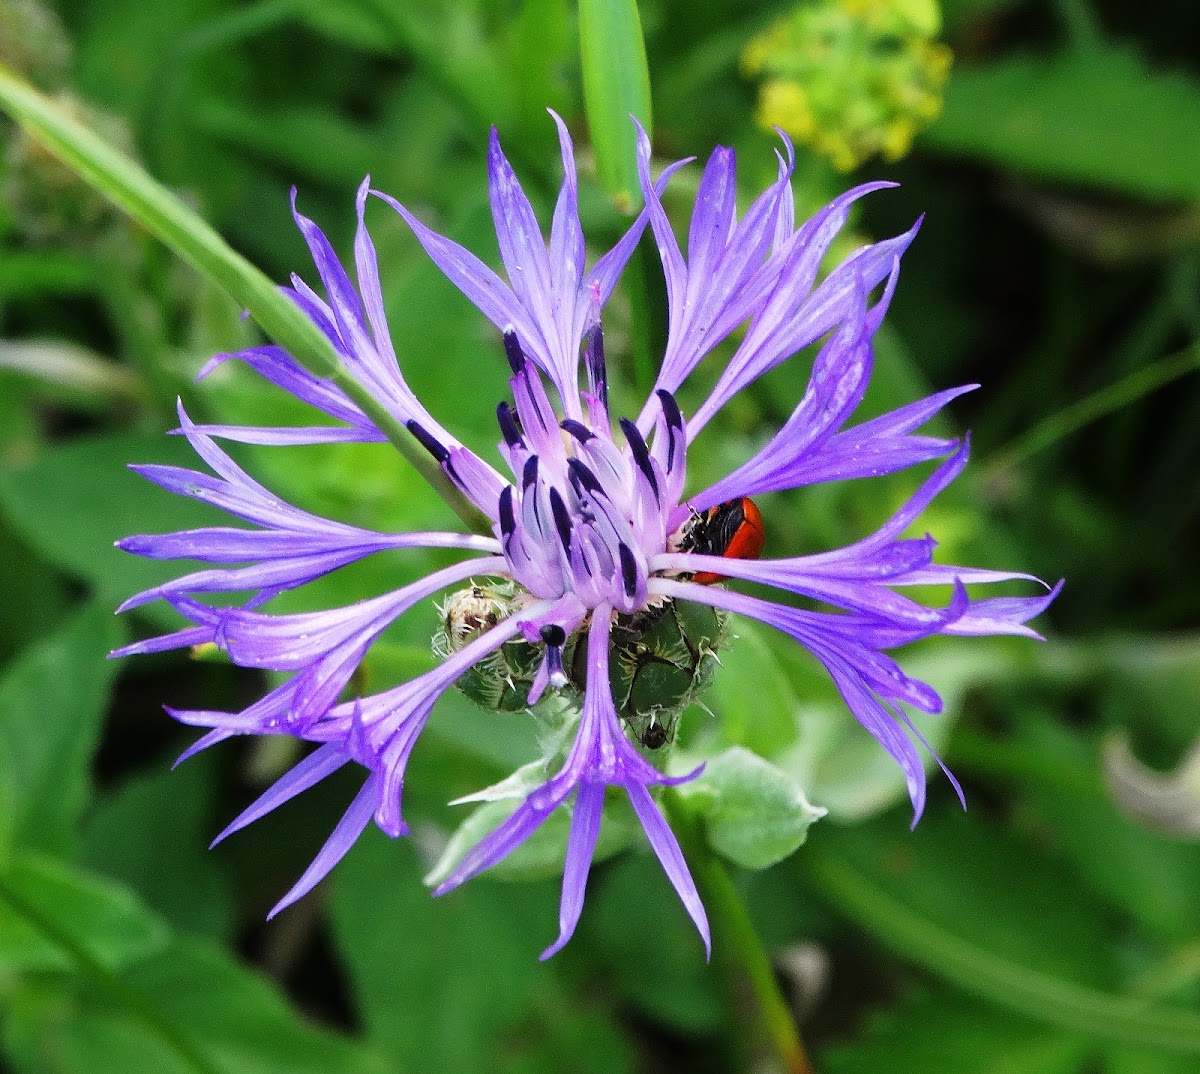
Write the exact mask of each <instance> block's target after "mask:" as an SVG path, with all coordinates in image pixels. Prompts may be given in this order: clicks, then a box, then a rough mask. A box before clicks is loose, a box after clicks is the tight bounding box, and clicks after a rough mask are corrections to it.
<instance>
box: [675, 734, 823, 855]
mask: <svg viewBox="0 0 1200 1074" xmlns="http://www.w3.org/2000/svg"><path fill="white" fill-rule="evenodd" d="M676 793H677V794H678V795H679V796H680V797H681V798H683V799H684V800H685V801H687V802H689V804H691V805H692V808H694V809H695V810H696V812H697V814H698V815H699V816H700V817H702V818H703V821H704V830H705V834H706V835H707V836H708V841H709V843H711V844H712V847H713V849H714V850H716V851H717V852H718V853H719V854H722V855H724V856H725V857H726V858H728V859H729V860H730V861H732V862H734V863H735V864H737V865H741V866H743V867H744V868H747V869H766V868H769V867H770V866H772V865H774V864H775V863H776V862H779V861H782V860H783V859H784V858H786V857H787V856H788V855H789V854H791V853H793V852H794V851H795V850H796V848H797V847H799V846H800V845H801V844H802V843H803V842H804V840H805V837H806V836H807V835H808V829H809V826H810V825H811V824H812V823H813V821H815V820H818V819H820V818H821V817H823V816H825V812H826V811H825V810H824V809H820V808H818V807H815V806H813V805H811V804H810V803H809V801H808V799H807V798H806V797H805V796H804V790H803V788H801V786H800V784H798V783H797V782H796V781H795V780H794V779H793V778H792V777H791V776H789V775H787V773H785V772H781V771H780V770H779V769H778V768H776V767H775V766H774V765H773V764H771V763H770V762H769V761H764V760H763V759H762V758H761V757H759V756H758V755H756V754H753V753H751V752H750V751H749V750H746V749H742V748H741V747H740V746H734V747H733V748H731V749H728V750H725V752H724V753H720V754H718V755H717V756H716V757H714V758H712V760H710V761H708V762H707V763H706V764H705V766H704V772H703V773H702V774H701V775H700V777H699V778H698V779H695V780H692V781H691V782H690V783H685V784H683V785H682V786H680V787H679V788H678V790H677V791H676Z"/></svg>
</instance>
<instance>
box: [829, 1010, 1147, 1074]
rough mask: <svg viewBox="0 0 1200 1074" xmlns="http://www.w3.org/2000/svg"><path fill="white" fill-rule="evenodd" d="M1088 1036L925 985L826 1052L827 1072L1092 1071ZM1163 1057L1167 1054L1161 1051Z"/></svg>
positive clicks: (1046, 1073)
mask: <svg viewBox="0 0 1200 1074" xmlns="http://www.w3.org/2000/svg"><path fill="white" fill-rule="evenodd" d="M1095 1052H1096V1047H1095V1045H1094V1044H1093V1043H1092V1042H1091V1041H1089V1040H1088V1039H1087V1038H1086V1037H1080V1036H1076V1035H1074V1034H1070V1035H1068V1034H1065V1033H1060V1032H1056V1031H1055V1030H1050V1029H1046V1028H1045V1027H1044V1026H1042V1025H1039V1024H1038V1023H1037V1022H1031V1021H1027V1020H1026V1019H1024V1018H1014V1017H1013V1015H1012V1014H1011V1013H1010V1012H1008V1011H1003V1012H1002V1011H997V1010H995V1009H992V1008H988V1007H984V1006H982V1005H980V1004H978V1003H975V1002H972V1001H971V1000H967V999H964V998H963V997H961V996H959V995H957V994H955V993H944V992H942V993H936V994H935V993H919V994H916V995H913V996H909V997H906V998H905V999H904V1000H902V1001H901V1002H900V1003H898V1004H896V1005H895V1006H894V1007H890V1008H888V1009H887V1010H886V1011H881V1012H878V1013H876V1014H875V1016H874V1017H873V1018H872V1019H871V1022H870V1023H869V1024H868V1026H867V1027H866V1030H865V1032H864V1033H863V1034H862V1035H861V1037H860V1038H859V1039H857V1040H854V1041H849V1042H846V1043H841V1044H837V1045H835V1046H834V1047H832V1048H830V1049H828V1050H826V1051H825V1052H824V1053H822V1055H821V1069H822V1070H823V1071H825V1072H827V1074H880V1072H882V1071H886V1072H887V1074H929V1072H931V1071H963V1072H964V1074H966V1072H967V1071H970V1074H1086V1072H1087V1071H1090V1070H1094V1069H1095ZM1160 1058H1161V1056H1160Z"/></svg>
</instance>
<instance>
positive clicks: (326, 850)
mask: <svg viewBox="0 0 1200 1074" xmlns="http://www.w3.org/2000/svg"><path fill="white" fill-rule="evenodd" d="M376 793H377V790H376V781H375V777H374V776H370V777H368V779H367V781H366V783H364V784H363V785H362V789H361V790H360V791H359V792H358V794H356V795H355V796H354V801H352V802H351V803H350V808H349V809H347V810H346V812H345V813H344V814H343V815H342V819H341V820H339V821H338V823H337V827H336V828H334V829H333V832H332V833H331V834H330V836H329V838H328V839H327V840H326V841H325V845H324V846H323V847H321V849H320V850H319V851H318V852H317V856H316V857H315V858H314V859H313V862H312V864H311V865H310V866H309V867H308V868H307V869H305V870H304V874H303V875H302V876H301V877H300V879H299V880H297V881H296V883H295V885H294V886H293V887H292V889H291V890H290V891H289V892H288V893H287V894H286V895H285V896H284V897H283V898H282V899H280V900H279V902H277V903H276V904H275V905H274V906H273V907H272V908H271V912H270V913H269V914H267V920H268V921H270V920H271V918H273V917H274V916H275V915H276V914H277V913H279V912H280V911H281V910H286V909H287V908H288V907H289V906H291V905H292V903H294V902H296V901H297V900H298V899H301V898H303V897H304V896H305V895H307V894H308V893H309V892H310V891H312V889H313V888H315V887H316V886H317V885H318V884H319V883H320V882H321V881H322V880H324V879H325V877H326V876H327V875H328V874H329V870H330V869H332V868H333V867H334V866H335V865H337V863H338V862H339V861H341V860H342V858H344V857H345V856H346V851H348V850H349V849H350V848H351V847H352V846H353V845H354V842H355V840H357V839H358V837H359V836H360V835H362V833H363V829H364V828H365V827H366V826H367V824H368V823H369V822H370V820H371V813H372V811H373V810H374V808H375V795H376Z"/></svg>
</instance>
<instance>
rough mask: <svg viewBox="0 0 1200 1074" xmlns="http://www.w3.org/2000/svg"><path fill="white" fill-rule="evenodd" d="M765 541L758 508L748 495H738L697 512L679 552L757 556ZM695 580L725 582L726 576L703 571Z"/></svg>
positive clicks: (709, 582) (680, 544)
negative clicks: (735, 497) (734, 498)
mask: <svg viewBox="0 0 1200 1074" xmlns="http://www.w3.org/2000/svg"><path fill="white" fill-rule="evenodd" d="M765 543H766V533H765V531H764V530H763V520H762V515H761V514H760V513H759V510H758V507H757V506H756V505H755V503H754V501H753V500H751V499H750V498H749V497H748V496H739V497H738V498H737V499H736V500H726V501H725V502H724V503H719V504H717V505H716V506H715V507H710V508H709V509H708V510H707V511H703V512H701V513H700V514H697V515H695V516H694V517H693V518H692V519H691V520H690V521H689V522H688V523H687V525H686V526H685V527H684V531H683V536H682V537H681V538H680V541H679V551H681V552H695V553H697V554H698V555H703V556H722V557H723V558H725V559H758V557H759V556H760V555H761V554H762V550H763V545H764V544H765ZM692 581H693V582H697V583H699V584H700V585H712V584H713V583H714V582H721V581H724V575H721V574H713V573H712V572H711V571H700V572H698V573H697V574H696V575H694V576H693V578H692Z"/></svg>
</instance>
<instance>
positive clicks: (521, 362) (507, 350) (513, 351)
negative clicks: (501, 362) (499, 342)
mask: <svg viewBox="0 0 1200 1074" xmlns="http://www.w3.org/2000/svg"><path fill="white" fill-rule="evenodd" d="M504 354H505V357H507V358H508V366H509V368H510V369H511V370H512V371H513V373H515V374H516V375H517V376H520V375H521V370H523V369H524V368H525V352H524V351H523V350H522V349H521V341H520V340H519V339H517V333H516V332H514V331H513V330H512V329H511V328H510V329H509V330H508V331H507V332H505V333H504Z"/></svg>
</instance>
